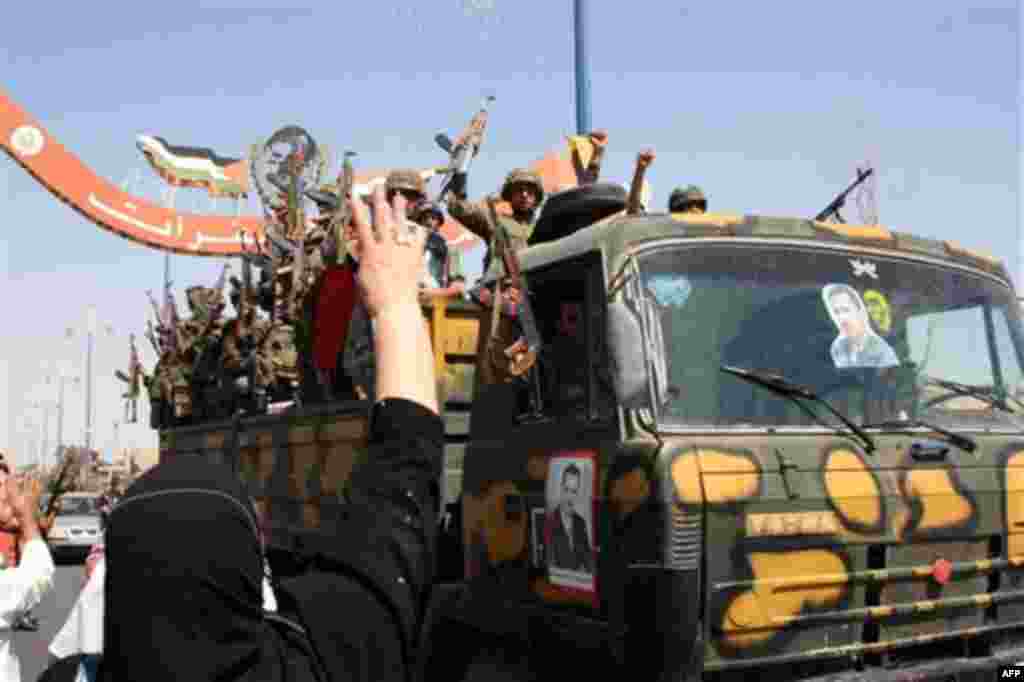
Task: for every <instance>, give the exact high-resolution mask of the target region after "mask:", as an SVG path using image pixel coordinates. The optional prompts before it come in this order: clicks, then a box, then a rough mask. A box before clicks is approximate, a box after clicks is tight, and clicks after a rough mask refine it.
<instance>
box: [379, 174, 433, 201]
mask: <svg viewBox="0 0 1024 682" xmlns="http://www.w3.org/2000/svg"><path fill="white" fill-rule="evenodd" d="M385 189H386V190H387V192H388V193H389V194H390V193H391V192H401V191H407V192H416V193H417V194H420V195H426V193H427V188H426V185H425V184H424V183H423V178H422V177H420V174H419V171H416V170H413V169H411V168H399V169H397V170H393V171H391V172H390V173H388V178H387V181H386V183H385Z"/></svg>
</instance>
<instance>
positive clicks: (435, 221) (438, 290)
mask: <svg viewBox="0 0 1024 682" xmlns="http://www.w3.org/2000/svg"><path fill="white" fill-rule="evenodd" d="M409 215H410V217H411V218H412V219H413V220H414V221H416V222H417V223H419V224H420V225H422V226H423V227H425V228H427V244H426V257H427V271H426V280H427V281H426V282H425V284H424V288H423V291H422V292H421V293H422V294H423V295H425V296H461V295H462V293H463V292H464V291H465V290H466V277H465V275H464V274H463V272H462V258H461V256H460V254H459V252H458V251H455V250H452V249H450V248H448V243H447V241H446V240H445V238H444V236H442V235H441V225H443V224H444V211H442V210H441V207H440V206H438V205H437V204H436V203H434V202H432V201H423V202H420V203H419V204H417V205H416V206H414V207H413V208H412V210H411V211H410V214H409Z"/></svg>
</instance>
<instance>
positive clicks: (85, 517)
mask: <svg viewBox="0 0 1024 682" xmlns="http://www.w3.org/2000/svg"><path fill="white" fill-rule="evenodd" d="M99 502H100V496H99V495H97V494H94V493H66V494H65V495H62V496H61V498H60V500H59V502H58V504H57V516H56V518H55V519H54V521H53V526H52V527H51V528H50V532H49V534H48V536H47V542H48V543H49V545H50V551H51V552H52V553H53V556H54V558H57V559H62V558H75V559H79V560H81V561H84V560H85V557H86V556H87V555H88V554H89V549H90V548H91V547H92V546H93V545H95V544H96V543H98V542H102V541H103V515H102V513H101V510H100V504H99ZM44 504H45V503H44Z"/></svg>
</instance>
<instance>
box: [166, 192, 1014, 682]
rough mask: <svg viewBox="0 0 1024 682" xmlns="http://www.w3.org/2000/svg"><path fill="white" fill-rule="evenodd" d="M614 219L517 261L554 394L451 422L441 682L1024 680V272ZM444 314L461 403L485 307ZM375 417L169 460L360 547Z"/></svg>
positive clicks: (347, 418)
mask: <svg viewBox="0 0 1024 682" xmlns="http://www.w3.org/2000/svg"><path fill="white" fill-rule="evenodd" d="M602 192H603V193H602ZM612 194H615V193H614V192H609V191H607V188H604V190H602V188H601V187H595V188H594V189H593V190H592V196H593V201H588V199H587V193H586V192H583V193H582V194H581V193H580V192H576V194H575V195H574V196H573V197H572V198H571V200H570V199H566V200H565V201H559V200H558V197H553V198H552V199H551V200H549V204H548V206H546V207H545V210H544V214H542V216H541V219H540V220H539V221H538V224H537V227H536V230H535V232H534V235H533V238H532V239H531V244H530V246H529V247H528V248H526V249H524V250H522V251H521V252H520V254H519V256H520V259H521V263H522V266H523V269H524V272H525V273H526V275H527V277H528V282H529V289H530V300H531V302H532V306H533V310H534V313H535V317H536V319H537V322H538V326H539V329H540V331H541V334H542V337H543V340H544V350H543V352H542V353H541V355H540V358H539V360H538V362H537V364H536V366H535V368H534V370H533V371H531V372H530V374H529V376H528V377H527V378H526V379H525V380H523V381H514V382H510V383H500V384H493V385H486V384H482V383H481V382H476V383H477V384H478V385H477V386H476V387H475V390H474V394H473V395H472V396H471V397H470V396H462V398H463V401H462V403H461V404H455V403H449V404H448V405H447V409H446V415H445V416H446V419H447V425H448V434H449V439H450V442H449V444H448V450H447V453H448V454H447V462H446V464H447V466H446V472H445V478H446V480H445V482H444V484H445V491H446V493H445V494H446V498H447V500H448V501H449V502H450V503H452V511H454V512H455V514H454V516H453V517H452V520H451V522H450V523H449V521H446V526H445V528H446V529H447V530H449V534H448V535H446V536H444V537H443V539H444V540H445V542H444V543H443V545H444V546H445V547H454V549H449V550H447V551H449V552H452V551H454V552H456V553H457V561H456V563H457V564H458V566H457V568H456V569H454V570H453V569H451V567H450V559H451V555H450V554H449V555H448V556H447V557H445V556H442V557H440V558H439V563H440V564H444V566H445V568H444V569H443V570H441V571H440V575H439V585H438V590H437V597H436V602H437V603H436V604H435V607H434V608H433V609H432V610H431V616H430V619H431V622H432V623H433V624H434V628H433V635H432V638H431V652H432V654H431V661H432V664H431V665H432V666H435V667H433V668H431V671H433V672H432V673H428V676H427V679H463V680H474V679H488V680H527V679H559V680H566V679H580V678H581V677H583V676H596V675H604V674H607V675H610V676H613V677H614V678H618V679H621V678H623V677H625V676H628V678H629V679H631V680H637V681H638V682H639V681H647V680H650V681H652V682H653V681H662V680H688V681H696V680H747V679H752V678H753V677H754V676H759V677H767V678H770V679H777V680H816V681H818V682H822V681H824V680H834V681H840V680H842V681H844V682H847V681H853V680H875V681H882V680H924V679H935V680H954V679H955V680H975V679H977V680H981V679H986V680H987V679H993V678H994V676H995V673H994V671H995V670H996V668H997V666H998V665H1000V664H1003V663H1012V662H1015V661H1018V660H1024V634H1022V633H1021V628H1022V627H1024V417H1022V403H1021V401H1020V398H1019V391H1020V388H1021V386H1022V384H1021V380H1022V367H1024V329H1022V326H1021V320H1020V306H1019V305H1018V304H1017V298H1016V295H1015V293H1014V289H1013V286H1012V283H1011V280H1010V278H1009V276H1008V274H1007V272H1006V270H1005V269H1004V267H1003V266H1002V265H1001V264H1000V263H999V262H998V261H997V260H995V259H993V258H991V257H989V256H986V255H983V254H979V253H975V252H973V251H971V250H968V249H965V248H962V247H960V246H958V245H956V244H954V243H951V242H943V241H936V240H933V239H926V238H922V237H917V236H913V235H911V234H907V233H904V232H899V231H894V230H891V229H888V228H886V227H883V226H880V225H850V224H845V223H825V222H817V221H813V220H807V219H803V218H787V217H769V216H758V215H728V214H704V215H692V214H687V215H672V214H662V215H626V214H624V213H623V212H622V211H621V208H622V206H623V205H624V196H620V197H619V198H618V199H616V200H615V201H609V200H608V197H609V196H610V195H612ZM602 197H603V198H602ZM616 202H618V203H616ZM427 314H428V316H429V317H430V319H431V320H432V325H431V329H432V334H433V340H434V344H435V351H436V353H437V361H438V367H439V369H440V370H441V372H442V375H443V376H448V375H450V374H451V373H452V368H458V367H465V366H466V365H467V363H472V362H473V360H474V358H475V353H474V351H475V348H476V340H477V338H478V335H479V334H485V333H487V332H488V330H487V329H479V328H478V327H477V322H476V320H477V318H478V315H477V311H476V310H475V309H474V307H473V306H471V305H469V304H464V303H461V302H458V303H451V304H449V305H447V306H443V305H442V306H438V307H437V308H434V309H431V310H428V311H427ZM469 398H471V400H470V399H469ZM366 408H367V405H365V404H360V403H346V404H335V405H330V406H324V407H321V408H315V407H311V408H305V409H304V410H301V411H298V412H295V413H293V414H287V415H279V416H265V417H255V418H249V419H242V420H236V421H235V422H232V423H227V424H219V425H207V426H203V427H195V428H191V429H179V430H173V431H168V432H165V433H163V434H162V436H161V447H162V449H163V452H162V455H163V456H171V455H173V454H178V453H182V452H199V453H203V454H205V455H206V456H210V457H216V458H222V459H224V460H225V461H227V462H229V463H231V464H232V465H233V466H235V467H237V470H238V472H239V475H240V476H242V477H243V478H244V479H245V480H246V481H248V482H249V483H250V484H251V485H252V486H253V490H254V494H255V495H256V496H257V498H258V500H259V504H260V505H261V507H262V508H263V510H264V513H265V514H267V516H268V517H269V519H270V523H271V537H272V541H273V542H275V543H277V544H279V545H281V546H295V544H298V543H301V538H302V537H303V534H304V533H310V532H328V533H329V532H331V518H332V515H333V513H334V510H335V507H334V505H337V504H338V502H337V500H338V497H337V491H338V490H339V488H340V487H341V486H342V485H343V484H344V481H345V479H346V476H347V474H348V472H349V470H350V468H351V464H352V460H353V457H355V456H358V453H359V451H360V448H361V443H362V442H363V440H364V438H365V436H366V418H365V416H366ZM452 529H454V530H452ZM453 536H454V537H456V538H457V539H458V541H457V542H454V543H453V542H452V539H453ZM458 569H461V570H458Z"/></svg>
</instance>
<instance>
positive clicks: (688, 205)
mask: <svg viewBox="0 0 1024 682" xmlns="http://www.w3.org/2000/svg"><path fill="white" fill-rule="evenodd" d="M707 210H708V200H707V199H706V198H705V197H704V192H702V191H701V189H700V187H697V185H687V186H686V187H677V188H675V189H674V190H672V194H671V196H669V198H668V212H669V213H691V214H700V213H707Z"/></svg>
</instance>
